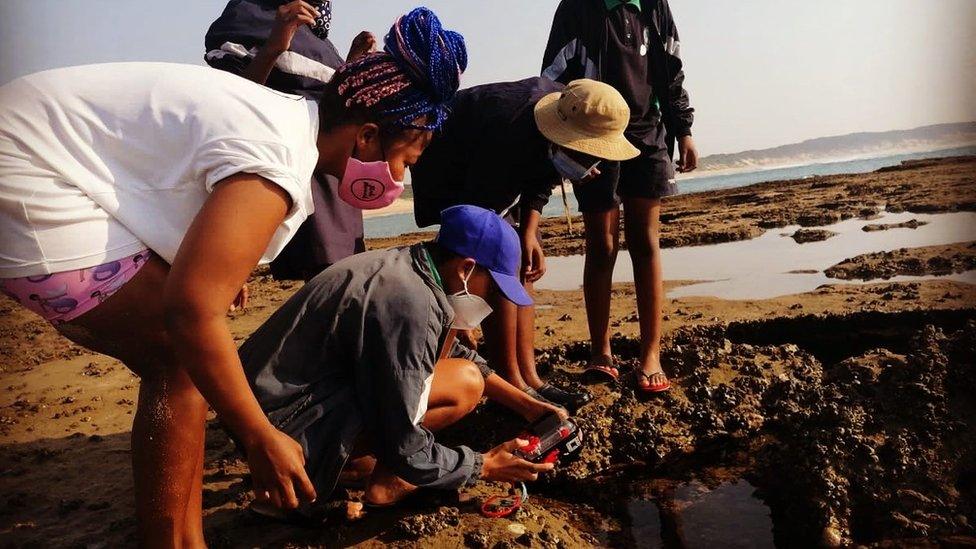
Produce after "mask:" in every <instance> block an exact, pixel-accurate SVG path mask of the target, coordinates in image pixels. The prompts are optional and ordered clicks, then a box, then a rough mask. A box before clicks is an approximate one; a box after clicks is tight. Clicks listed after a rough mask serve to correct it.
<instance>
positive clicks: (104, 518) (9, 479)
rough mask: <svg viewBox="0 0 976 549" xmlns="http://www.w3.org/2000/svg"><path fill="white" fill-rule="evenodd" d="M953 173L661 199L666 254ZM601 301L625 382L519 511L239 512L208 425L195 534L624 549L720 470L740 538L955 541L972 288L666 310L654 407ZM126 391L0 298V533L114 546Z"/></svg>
mask: <svg viewBox="0 0 976 549" xmlns="http://www.w3.org/2000/svg"><path fill="white" fill-rule="evenodd" d="M974 168H976V159H971V158H969V159H965V158H963V159H949V160H941V161H919V162H914V163H909V164H906V165H905V166H901V167H896V168H893V169H888V170H883V171H881V172H877V173H873V174H862V175H849V176H832V177H826V178H813V179H805V180H802V181H792V182H774V183H769V184H761V185H756V186H753V187H748V188H742V189H731V190H728V191H719V192H716V193H703V194H700V195H690V196H679V197H675V198H673V199H669V201H668V203H667V205H666V208H665V212H666V214H667V215H670V216H672V217H669V218H668V220H667V222H666V223H665V225H664V231H665V233H666V234H667V235H668V238H667V240H666V245H669V246H673V245H684V244H689V243H706V242H719V241H725V240H735V239H740V238H749V237H750V236H754V235H756V234H759V233H760V232H762V231H763V230H765V229H766V228H767V227H778V226H784V225H788V224H794V223H798V224H801V225H804V224H805V225H809V226H815V225H820V224H822V223H824V222H825V220H826V222H829V221H830V220H835V219H840V218H841V217H843V216H847V217H852V216H853V217H870V216H871V215H873V214H872V212H876V211H880V209H881V208H886V209H888V210H889V211H890V210H892V209H903V210H910V211H918V212H933V211H952V210H957V209H969V210H972V209H976V198H974V197H973V195H974V193H976V185H974V184H973V181H974V175H973V172H974ZM922 187H925V189H927V192H920V189H921V188H922ZM577 221H578V220H577ZM575 226H576V227H577V230H578V228H579V225H575ZM565 227H566V225H565V220H562V221H560V220H548V221H547V222H546V224H545V225H544V231H549V233H548V234H547V236H546V238H547V242H549V240H550V236H552V239H554V241H555V242H556V243H557V246H556V249H557V251H558V252H560V253H576V252H578V251H580V250H581V248H580V242H579V237H572V238H571V237H570V236H569V235H568V234H566V233H565ZM417 238H419V237H417V236H410V237H404V238H401V239H398V240H397V243H405V242H407V241H410V240H411V239H417ZM722 239H725V240H722ZM560 242H561V243H562V244H559V243H560ZM380 244H383V242H379V241H373V242H372V243H371V245H372V246H374V247H375V246H377V245H380ZM385 244H390V242H385ZM972 246H973V245H972V243H963V244H954V245H947V246H933V247H927V248H919V249H907V250H898V251H896V252H890V253H886V254H870V256H871V257H867V256H865V257H862V258H852V259H850V260H847V261H845V262H843V263H841V264H840V265H838V266H835V268H834V269H835V270H833V272H834V273H835V274H836V273H841V272H843V273H849V274H845V275H838V276H849V277H854V278H864V279H868V280H872V281H874V280H875V279H878V278H882V277H885V276H891V275H895V274H918V273H923V272H924V273H927V274H931V273H936V272H943V271H936V270H935V269H942V267H940V266H941V265H944V264H945V261H947V260H948V261H949V263H951V264H952V268H951V270H953V271H956V270H959V269H972V268H973V267H972V263H971V262H972V258H971V256H972V255H973V247H972ZM957 254H962V256H963V257H964V258H966V259H963V260H959V261H957V260H956V259H955V258H956V255H957ZM932 258H936V260H935V261H933V260H932ZM966 261H969V263H967V262H966ZM918 262H920V264H921V267H918V265H919V263H918ZM916 267H918V268H916ZM906 269H909V270H911V272H908V271H906ZM912 269H914V270H912ZM919 269H921V270H919ZM681 284H683V282H680V281H670V282H668V283H667V285H666V289H672V288H675V287H676V286H678V285H681ZM298 287H299V284H298V283H294V282H287V281H285V282H282V281H276V280H273V279H271V278H270V277H269V276H267V274H263V273H259V274H257V275H255V276H254V277H253V278H252V280H251V282H250V288H251V295H252V304H251V306H250V308H249V310H247V311H238V312H235V313H232V314H230V315H229V321H230V325H231V329H232V332H233V334H234V336H235V339H237V340H238V341H241V340H243V339H244V338H246V337H247V335H248V334H250V333H251V332H252V331H253V330H254V329H255V328H256V327H257V326H258V325H260V323H261V322H262V321H264V319H266V318H267V317H268V315H270V314H271V312H272V311H273V310H274V309H275V308H276V307H277V306H278V305H280V303H281V302H282V301H284V300H285V299H287V298H288V296H290V295H291V294H292V293H293V292H294V291H296V290H297V289H298ZM613 291H614V300H613V304H612V310H611V325H612V328H613V330H614V332H615V336H614V339H613V345H614V348H615V351H616V353H617V356H618V360H619V362H620V366H621V368H622V369H623V370H624V373H625V375H624V376H622V378H621V381H620V383H619V384H605V383H603V384H600V383H597V384H591V385H588V388H589V390H590V391H591V392H592V393H593V394H594V396H595V399H594V401H593V403H591V404H590V405H588V406H587V407H585V408H584V409H583V410H582V411H581V412H580V414H579V415H578V421H579V423H580V425H581V427H582V428H583V429H584V431H585V433H586V449H585V451H584V452H583V454H582V455H581V457H580V458H579V459H578V460H577V461H575V462H573V463H569V464H565V465H564V466H562V467H560V468H559V469H558V470H557V471H556V473H555V474H553V475H552V476H550V477H548V478H545V479H543V480H541V481H540V482H538V483H535V484H534V485H532V486H530V487H529V490H530V500H529V502H528V504H527V505H526V506H525V507H524V509H523V510H521V511H519V513H518V514H517V515H514V516H513V517H510V518H506V519H487V518H484V517H482V516H481V515H480V514H479V513H478V505H479V503H480V501H482V500H483V499H484V498H485V497H486V496H488V495H489V494H494V493H498V492H500V491H502V490H503V489H504V487H502V486H496V485H489V484H484V483H481V484H479V485H478V486H476V487H475V488H473V489H471V490H466V491H463V492H462V493H460V494H457V495H454V494H424V495H422V496H421V497H418V498H416V499H415V500H414V501H411V502H410V503H409V504H407V505H404V506H403V507H400V508H397V509H392V510H383V511H374V510H369V511H367V514H366V516H365V517H364V518H363V519H362V520H360V521H358V522H355V523H351V524H332V525H329V526H328V527H324V528H323V527H296V526H292V525H284V524H279V523H275V522H269V521H267V520H266V519H260V518H258V517H255V516H253V515H251V514H250V513H249V512H248V511H247V506H248V504H249V502H250V499H251V495H250V491H249V486H250V485H249V477H248V474H247V467H246V463H245V462H244V461H243V460H241V459H240V456H239V455H238V453H237V452H236V450H235V448H234V447H233V444H232V443H231V442H230V441H229V439H228V438H227V436H226V435H225V434H224V433H223V431H222V430H221V428H220V427H219V425H218V424H217V423H216V422H215V421H214V422H211V425H210V428H209V430H208V442H207V452H206V460H205V476H204V495H203V496H204V497H203V504H204V508H205V525H206V532H207V539H208V543H209V544H210V546H211V547H238V546H242V545H246V546H276V547H304V546H324V547H336V546H357V547H380V546H387V545H392V546H397V547H413V546H420V547H452V546H466V547H539V548H542V547H546V548H549V547H581V546H635V545H640V544H647V543H650V542H653V541H654V540H651V539H649V538H647V537H646V536H648V535H660V536H661V537H662V539H668V540H671V541H669V543H672V542H673V543H678V542H679V541H680V540H682V539H684V538H683V537H682V536H691V535H694V534H695V533H696V532H693V531H690V526H688V524H685V525H684V526H682V521H681V518H682V513H685V512H687V509H686V505H685V504H684V503H681V502H680V501H679V502H678V503H675V504H668V503H666V502H665V500H664V499H663V495H662V494H664V493H666V492H668V491H669V490H672V488H673V487H674V486H684V485H686V484H688V483H697V484H696V485H700V486H703V487H704V488H702V490H711V489H715V488H716V487H720V486H728V485H730V483H732V484H735V483H738V484H735V485H736V486H751V487H754V488H755V489H754V490H753V489H751V488H750V489H749V490H748V491H749V497H750V498H752V499H753V500H754V501H755V503H756V505H759V506H761V507H762V508H764V509H767V510H768V518H767V519H766V520H768V521H769V524H770V525H769V526H768V528H767V527H766V526H764V525H760V529H762V528H767V529H768V530H769V531H768V532H766V534H768V535H769V536H771V539H772V541H774V542H775V543H776V544H778V545H779V546H782V547H795V546H816V545H824V546H844V545H852V546H854V545H864V546H872V547H893V546H905V545H912V546H923V547H925V546H928V547H937V546H953V545H957V546H958V545H962V546H965V545H966V544H969V545H974V544H976V531H974V528H973V525H974V524H976V443H974V441H976V420H974V419H973V418H976V385H974V379H976V364H974V362H976V286H973V285H970V284H965V283H961V282H955V281H952V280H946V279H932V280H923V281H913V282H908V283H904V282H901V283H894V282H877V281H875V282H871V283H867V284H860V285H853V284H840V283H839V284H835V285H827V286H823V287H820V288H818V289H816V290H814V291H812V292H807V293H803V294H797V295H788V296H781V297H776V298H772V299H762V300H741V301H729V300H721V299H716V298H710V297H684V298H669V299H666V300H665V311H664V315H665V316H664V332H665V334H666V337H665V344H664V349H663V355H662V360H663V362H664V367H665V368H666V370H667V371H668V372H669V373H670V374H671V378H672V381H673V383H674V387H673V389H672V391H671V392H670V393H668V394H666V395H664V396H662V397H658V398H645V397H643V396H641V395H638V394H635V391H634V389H633V380H632V378H631V377H630V376H629V375H626V374H628V373H629V372H630V371H631V370H632V369H633V368H634V367H635V366H636V353H637V349H638V343H637V339H636V336H637V333H638V323H637V318H636V311H635V309H634V290H633V286H632V285H629V284H618V285H616V286H615V287H614V290H613ZM537 303H538V304H539V307H538V319H537V326H538V330H537V334H536V335H537V337H536V342H537V347H538V349H539V351H538V352H537V358H538V361H539V364H540V367H541V369H543V370H545V372H546V375H548V376H549V377H550V378H552V379H555V380H557V381H558V382H561V383H565V384H576V383H589V382H590V380H587V379H585V378H584V377H583V376H581V373H582V364H583V361H584V360H585V358H586V356H587V352H586V346H585V344H584V343H583V342H584V341H585V339H586V333H587V332H586V319H585V315H584V314H583V299H582V296H581V295H580V292H579V291H564V292H559V291H540V292H538V294H537ZM137 389H138V378H136V377H135V376H134V375H132V374H131V373H130V372H129V371H128V370H126V369H125V368H124V366H122V365H121V364H119V363H118V362H116V361H114V360H111V359H108V358H106V357H103V356H99V355H96V354H94V353H91V352H89V351H87V350H84V349H82V348H79V347H77V346H75V345H72V344H71V343H70V342H68V341H67V340H65V339H63V338H62V337H60V336H59V335H58V334H57V332H55V331H54V330H53V329H52V328H51V327H50V326H48V325H47V324H46V323H44V322H43V321H41V320H39V319H37V318H36V317H33V316H32V315H31V314H30V313H27V312H25V311H23V310H21V309H20V308H18V307H17V306H15V305H14V304H13V303H12V302H10V301H9V300H6V299H0V484H2V486H3V497H2V498H0V539H2V540H3V542H4V545H5V546H12V547H21V546H83V547H116V546H125V545H128V544H131V543H132V540H133V539H134V538H133V536H134V523H133V519H132V517H131V512H132V504H131V502H132V497H133V496H132V482H131V477H130V474H131V473H130V469H129V459H130V456H129V438H128V436H129V431H130V430H131V421H132V413H133V412H134V409H135V400H136V393H137ZM520 429H521V424H520V422H519V421H517V419H515V418H513V417H512V416H510V415H509V414H507V413H505V412H503V411H500V410H499V409H498V408H497V407H496V406H494V405H491V404H486V405H483V406H481V407H479V409H478V410H477V411H476V412H475V413H474V414H472V416H470V417H469V418H466V419H465V420H464V421H463V422H461V423H459V424H458V425H456V426H454V427H453V428H452V429H451V430H449V431H448V432H445V433H443V434H442V435H439V439H441V440H444V441H447V442H451V443H464V444H468V445H471V446H473V447H475V448H476V449H481V450H483V449H487V448H488V447H490V446H492V445H494V444H495V443H497V442H499V441H502V440H505V439H507V438H510V437H511V436H514V435H515V434H517V433H518V432H519V430H520ZM662 486H663V487H664V488H662ZM348 495H351V496H352V497H355V496H356V493H355V492H352V493H350V494H348ZM635 509H638V510H640V509H643V510H644V511H641V513H644V514H640V513H638V512H637V511H635ZM648 509H650V510H651V511H652V512H651V513H650V514H647V513H646V511H647V510H648ZM723 509H725V508H723ZM728 513H733V514H734V513H735V511H734V510H732V511H728ZM728 513H727V514H728ZM658 514H660V516H661V517H664V518H663V519H661V520H658V518H657V517H658ZM665 519H666V520H665ZM652 523H653V524H652ZM689 524H690V523H689ZM652 526H653V528H652ZM741 526H742V527H743V528H744V527H745V526H748V525H741ZM654 528H656V529H657V530H654ZM649 532H651V533H649ZM731 534H732V535H735V536H738V535H740V534H741V535H743V536H744V535H745V533H744V531H743V532H739V531H738V530H732V531H731ZM667 536H670V537H667ZM675 540H677V541H675Z"/></svg>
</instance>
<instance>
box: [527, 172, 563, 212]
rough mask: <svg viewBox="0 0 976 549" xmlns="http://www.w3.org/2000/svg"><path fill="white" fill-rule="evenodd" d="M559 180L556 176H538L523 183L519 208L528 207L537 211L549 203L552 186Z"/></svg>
mask: <svg viewBox="0 0 976 549" xmlns="http://www.w3.org/2000/svg"><path fill="white" fill-rule="evenodd" d="M558 182H559V179H558V176H553V177H551V178H549V177H538V178H535V179H533V180H531V181H529V182H527V183H526V184H525V186H524V187H523V190H522V195H521V197H520V198H519V207H520V208H530V209H533V210H535V211H537V212H539V213H542V209H543V208H545V207H546V204H548V203H549V198H550V197H551V196H552V189H553V187H554V186H555V185H556V184H557V183H558Z"/></svg>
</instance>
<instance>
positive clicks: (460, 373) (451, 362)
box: [364, 358, 485, 505]
mask: <svg viewBox="0 0 976 549" xmlns="http://www.w3.org/2000/svg"><path fill="white" fill-rule="evenodd" d="M484 390H485V380H484V377H483V376H482V375H481V371H480V370H478V367H477V366H475V365H474V364H473V363H472V362H470V361H467V360H463V359H458V358H448V359H444V360H440V361H438V362H437V364H436V365H435V366H434V380H433V381H432V383H431V388H430V397H429V398H428V400H427V414H426V415H425V416H424V420H423V425H424V427H426V428H428V429H430V430H431V431H435V432H436V431H439V430H441V429H443V428H445V427H447V426H448V425H451V424H453V423H454V422H456V421H458V420H459V419H461V418H462V417H464V416H466V415H468V414H469V413H471V411H472V410H474V409H475V407H477V406H478V402H480V401H481V395H482V393H483V392H484ZM416 489H417V487H416V486H413V485H412V484H409V483H407V482H406V481H404V480H402V479H400V478H399V477H397V476H396V475H394V474H393V473H392V472H391V471H390V470H389V468H388V467H386V466H384V465H383V463H381V462H380V463H377V464H376V468H375V469H373V474H372V476H371V477H370V479H369V484H368V485H367V486H366V493H365V494H364V499H365V500H366V501H368V502H370V503H372V504H375V505H388V504H393V503H396V502H397V501H399V500H401V499H403V498H404V497H405V496H406V495H407V494H409V493H410V492H412V491H414V490H416Z"/></svg>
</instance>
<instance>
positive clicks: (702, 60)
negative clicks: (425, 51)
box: [0, 0, 976, 154]
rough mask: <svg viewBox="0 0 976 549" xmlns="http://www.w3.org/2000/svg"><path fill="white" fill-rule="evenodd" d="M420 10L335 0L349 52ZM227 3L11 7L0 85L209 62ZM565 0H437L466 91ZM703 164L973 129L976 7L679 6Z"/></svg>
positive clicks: (4, 12)
mask: <svg viewBox="0 0 976 549" xmlns="http://www.w3.org/2000/svg"><path fill="white" fill-rule="evenodd" d="M417 2H419V0H415V1H408V0H369V1H360V2H352V1H349V0H334V5H335V10H334V11H335V18H334V23H333V29H334V30H333V33H332V38H333V41H334V42H336V44H337V46H338V47H339V49H340V51H342V52H343V53H344V52H345V50H346V49H347V48H348V43H349V41H350V40H351V39H352V37H353V36H354V35H355V33H356V32H358V31H359V30H361V29H368V30H372V31H373V32H374V33H376V34H377V35H382V33H384V32H385V31H386V30H387V29H388V28H389V25H390V23H391V22H392V21H393V19H394V18H395V16H396V15H397V14H399V13H402V12H404V11H407V10H409V9H410V8H412V7H414V6H415V5H417ZM224 3H225V2H224V0H192V1H191V0H188V1H175V0H165V1H159V0H156V1H148V0H124V1H123V0H0V83H4V82H7V81H9V80H11V79H13V78H16V77H17V76H20V75H23V74H28V73H31V72H35V71H38V70H42V69H46V68H52V67H59V66H66V65H77V64H84V63H95V62H104V61H121V60H157V61H175V62H183V63H202V62H203V61H202V59H203V53H204V52H203V35H204V33H205V32H206V29H207V27H208V26H209V24H210V22H211V21H212V20H213V19H214V18H215V17H216V16H217V15H218V14H219V13H220V11H221V9H222V8H223V5H224ZM557 3H558V1H557V0H531V1H528V2H526V1H515V0H480V1H475V0H429V1H427V2H426V5H427V6H429V7H430V8H432V9H433V10H434V11H436V12H437V13H438V15H440V17H441V19H442V21H443V22H444V24H445V26H447V27H448V28H453V29H456V30H458V31H460V32H461V33H463V34H464V35H465V37H466V39H467V44H468V50H469V52H470V65H469V69H468V72H467V74H466V75H465V78H464V82H463V85H464V86H469V85H475V84H481V83H484V82H490V81H501V80H515V79H518V78H523V77H526V76H530V75H535V74H537V73H538V71H539V65H540V63H541V58H542V50H543V48H544V46H545V42H546V39H547V37H548V33H549V25H550V23H551V20H552V13H553V11H554V9H555V6H556V4H557ZM671 7H672V11H673V12H674V14H675V19H676V21H677V23H678V29H679V31H680V34H681V43H682V52H683V57H684V59H685V66H686V74H687V87H688V89H689V91H690V93H691V98H692V102H693V104H694V106H695V107H696V109H697V115H696V123H695V128H694V132H695V136H696V139H697V140H698V144H699V149H700V150H701V152H702V153H703V154H710V153H718V152H734V151H739V150H743V149H750V148H763V147H770V146H775V145H780V144H784V143H788V142H794V141H799V140H802V139H807V138H811V137H820V136H824V135H834V134H843V133H849V132H854V131H866V130H888V129H896V128H910V127H915V126H921V125H925V124H933V123H939V122H955V121H964V120H974V119H976V93H974V91H976V1H974V0H931V1H927V2H919V1H918V0H820V1H810V0H804V1H796V0H748V1H734V0H671Z"/></svg>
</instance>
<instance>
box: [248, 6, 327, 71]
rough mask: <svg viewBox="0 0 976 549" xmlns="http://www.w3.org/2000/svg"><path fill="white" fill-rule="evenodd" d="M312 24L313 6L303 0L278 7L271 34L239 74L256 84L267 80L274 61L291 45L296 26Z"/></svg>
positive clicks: (313, 20) (313, 21)
mask: <svg viewBox="0 0 976 549" xmlns="http://www.w3.org/2000/svg"><path fill="white" fill-rule="evenodd" d="M314 24H315V8H313V7H312V5H311V4H309V3H307V2H304V1H303V0H294V1H293V2H289V3H287V4H285V5H283V6H281V7H279V8H278V14H277V16H276V18H275V24H274V27H272V28H271V35H270V36H268V40H267V41H266V42H265V43H264V45H263V46H261V49H259V50H258V53H257V55H255V56H254V59H252V60H251V63H250V64H249V65H248V66H247V68H246V69H244V73H243V74H242V75H241V76H243V77H244V78H247V79H248V80H251V81H252V82H257V83H258V84H264V83H265V82H267V81H268V75H270V74H271V69H273V68H274V64H275V61H277V60H278V57H279V56H280V55H281V54H283V53H285V52H286V51H288V48H289V47H291V40H292V38H294V37H295V32H296V31H297V30H298V27H300V26H302V25H314Z"/></svg>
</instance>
